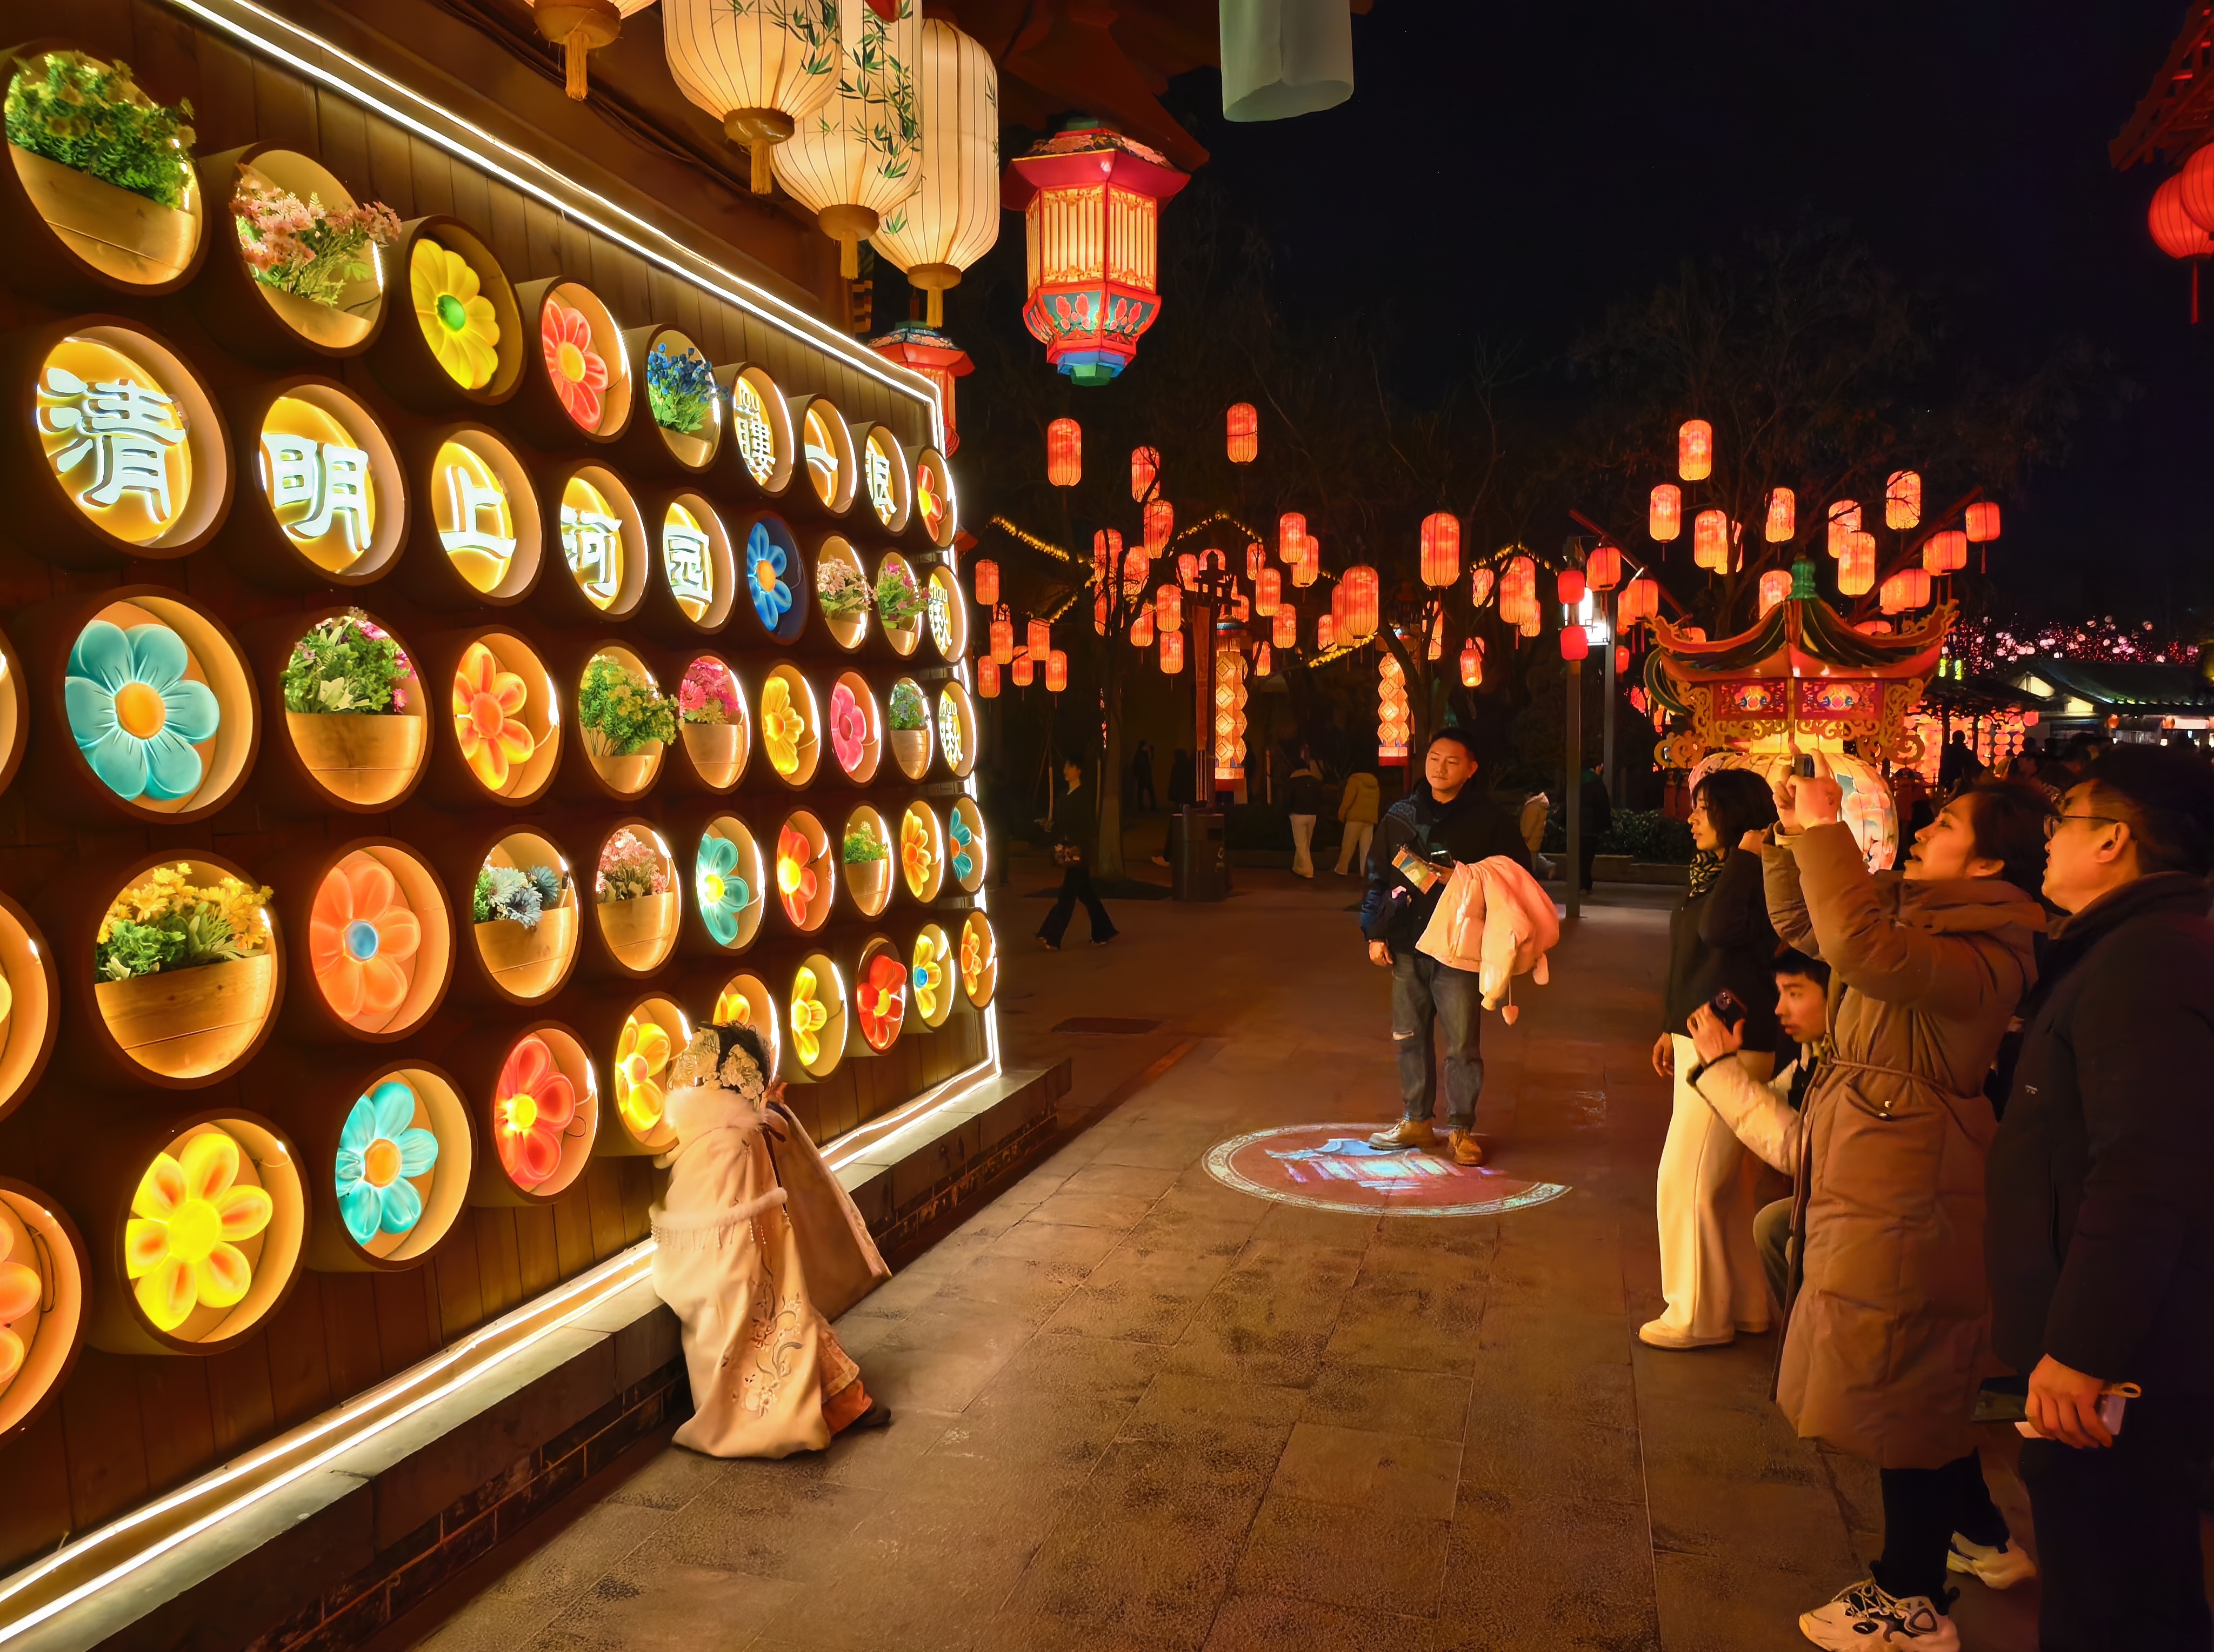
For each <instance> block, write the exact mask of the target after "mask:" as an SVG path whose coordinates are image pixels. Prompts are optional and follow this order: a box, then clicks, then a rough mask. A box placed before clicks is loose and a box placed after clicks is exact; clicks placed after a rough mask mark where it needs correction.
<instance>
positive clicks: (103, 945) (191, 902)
mask: <svg viewBox="0 0 2214 1652" xmlns="http://www.w3.org/2000/svg"><path fill="white" fill-rule="evenodd" d="M268 900H269V891H268V890H267V889H266V888H264V889H257V888H254V887H250V886H248V885H247V884H245V883H242V882H241V881H239V880H238V879H236V878H235V877H232V876H230V875H228V874H223V875H219V876H218V877H217V879H216V881H214V882H213V883H211V884H205V885H201V884H195V883H194V882H193V869H192V866H191V864H190V863H188V862H185V861H179V862H178V863H176V864H174V866H157V867H156V868H155V869H153V870H152V871H151V872H150V873H149V874H148V875H147V876H146V880H145V881H144V882H143V883H139V884H136V885H134V886H132V887H131V888H128V889H125V891H124V892H123V893H121V894H119V895H118V896H116V898H115V899H114V900H113V902H112V903H111V904H110V905H109V906H108V909H107V916H106V917H103V918H102V919H101V924H100V933H99V935H98V936H97V937H96V942H95V950H94V955H93V957H94V961H93V977H94V981H93V989H92V991H93V997H94V998H95V1000H96V1001H97V1002H98V1003H99V1006H100V1015H101V1020H102V1021H105V1022H106V1023H107V1031H108V1035H109V1036H110V1037H111V1038H113V1039H114V1040H115V1042H116V1043H117V1045H119V1046H120V1047H121V1048H122V1049H123V1050H124V1051H125V1052H127V1053H128V1054H129V1055H130V1056H131V1058H133V1059H134V1060H136V1061H138V1063H140V1064H142V1065H144V1066H146V1067H148V1068H150V1069H151V1070H154V1071H156V1072H158V1073H161V1074H162V1075H163V1076H167V1077H170V1078H202V1077H205V1076H207V1075H208V1074H210V1073H213V1072H220V1071H221V1070H223V1068H225V1067H227V1066H229V1064H231V1063H232V1062H233V1061H235V1060H236V1059H237V1058H238V1057H239V1056H240V1055H241V1054H242V1053H243V1052H245V1050H246V1048H247V1046H248V1045H251V1044H252V1043H253V1042H254V1037H255V1035H256V1034H257V1033H260V1030H261V1025H262V1023H263V1022H264V1021H266V1020H267V1019H268V1017H269V1012H270V1010H271V1009H272V1007H273V1006H274V1004H275V1003H276V991H277V974H276V970H277V963H276V959H275V956H274V955H273V954H272V952H271V950H270V945H269V940H270V936H269V921H268V919H267V918H266V917H264V916H263V909H264V908H265V906H266V905H267V903H268Z"/></svg>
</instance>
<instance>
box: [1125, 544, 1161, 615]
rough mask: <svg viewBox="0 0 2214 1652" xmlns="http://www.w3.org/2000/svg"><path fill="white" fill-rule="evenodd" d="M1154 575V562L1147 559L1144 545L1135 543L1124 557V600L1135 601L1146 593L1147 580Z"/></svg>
mask: <svg viewBox="0 0 2214 1652" xmlns="http://www.w3.org/2000/svg"><path fill="white" fill-rule="evenodd" d="M1152 577H1153V564H1152V563H1150V562H1147V560H1146V549H1145V547H1144V546H1141V545H1134V546H1131V547H1130V548H1129V550H1128V552H1124V553H1123V557H1122V600H1124V601H1125V602H1135V601H1136V600H1138V599H1139V598H1140V597H1141V596H1143V595H1145V594H1146V582H1147V580H1149V579H1151V578H1152Z"/></svg>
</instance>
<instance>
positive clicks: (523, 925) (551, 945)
mask: <svg viewBox="0 0 2214 1652" xmlns="http://www.w3.org/2000/svg"><path fill="white" fill-rule="evenodd" d="M469 916H470V917H471V918H472V919H473V920H474V923H475V924H476V936H477V953H478V955H479V956H480V957H481V958H482V959H483V960H484V964H485V967H486V969H488V970H490V971H491V972H492V978H493V979H494V980H496V981H498V982H499V983H500V984H501V985H503V986H505V987H506V988H507V990H508V991H511V992H512V993H514V994H515V995H516V996H517V997H523V998H532V997H537V996H538V995H539V994H540V993H541V992H543V991H546V989H547V987H549V986H551V985H552V984H554V981H555V980H556V979H557V978H559V977H560V973H561V966H562V964H563V963H564V962H565V961H566V960H567V958H568V956H569V954H570V952H571V950H572V948H574V947H575V946H576V944H577V903H576V901H575V900H574V899H572V898H571V892H570V884H569V879H568V877H567V875H566V874H565V873H563V872H561V871H560V870H559V869H556V868H554V867H551V866H527V867H526V866H500V865H496V864H494V863H492V862H490V861H486V863H484V864H483V865H482V866H480V867H479V868H478V869H477V881H476V885H475V887H474V888H473V889H472V890H471V891H470V892H469Z"/></svg>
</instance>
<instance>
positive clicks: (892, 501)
mask: <svg viewBox="0 0 2214 1652" xmlns="http://www.w3.org/2000/svg"><path fill="white" fill-rule="evenodd" d="M884 447H885V444H884V434H883V432H881V431H878V430H872V431H870V432H869V440H868V443H867V446H866V448H865V450H864V453H863V454H862V465H863V468H864V470H865V472H866V473H867V477H868V484H869V509H872V510H873V511H875V512H876V513H877V520H878V521H880V522H882V523H883V524H884V526H885V527H890V526H891V525H892V519H893V518H894V517H896V516H897V515H899V507H900V501H899V495H898V493H897V492H896V491H894V490H895V484H894V482H893V476H894V475H895V473H896V471H897V470H898V469H899V468H900V466H902V464H903V462H904V461H903V460H894V458H893V457H892V455H891V454H889V453H887V452H886V451H885V450H884Z"/></svg>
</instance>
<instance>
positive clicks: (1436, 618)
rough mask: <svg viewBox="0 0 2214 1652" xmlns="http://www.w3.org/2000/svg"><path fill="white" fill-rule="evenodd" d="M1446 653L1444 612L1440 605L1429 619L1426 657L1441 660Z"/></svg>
mask: <svg viewBox="0 0 2214 1652" xmlns="http://www.w3.org/2000/svg"><path fill="white" fill-rule="evenodd" d="M1445 652H1446V611H1445V608H1444V607H1443V605H1440V607H1439V608H1438V611H1437V613H1434V614H1433V615H1432V616H1431V618H1430V647H1429V655H1428V657H1429V658H1431V659H1433V660H1441V659H1443V658H1444V657H1445Z"/></svg>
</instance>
